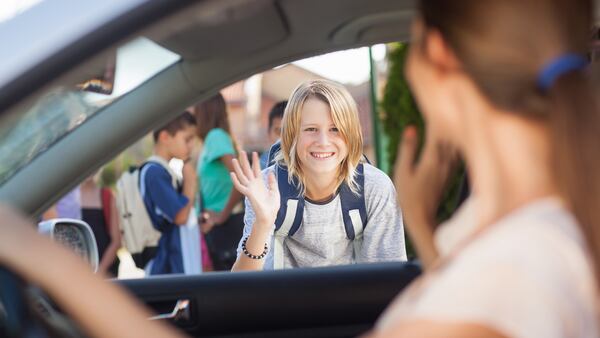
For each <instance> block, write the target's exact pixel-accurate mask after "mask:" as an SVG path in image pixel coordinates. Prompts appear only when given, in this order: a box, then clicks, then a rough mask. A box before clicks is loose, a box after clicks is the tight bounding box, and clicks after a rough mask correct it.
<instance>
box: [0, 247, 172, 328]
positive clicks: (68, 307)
mask: <svg viewBox="0 0 600 338" xmlns="http://www.w3.org/2000/svg"><path fill="white" fill-rule="evenodd" d="M28 240H29V244H30V245H31V246H29V248H31V249H28V250H23V251H24V252H22V253H21V254H19V255H14V257H13V259H12V260H11V261H10V262H9V264H8V265H9V266H10V267H11V268H12V269H13V270H14V271H16V272H17V273H19V274H20V275H22V276H23V277H24V278H25V279H26V280H28V281H30V282H32V283H34V284H36V285H38V286H40V287H41V288H42V289H43V290H44V291H45V292H46V293H47V294H48V295H49V296H50V297H51V298H52V299H53V300H54V301H55V302H56V303H57V304H58V305H60V307H61V308H62V309H64V310H65V312H67V313H68V314H69V315H70V316H71V317H72V318H73V319H74V320H75V321H77V322H78V323H79V324H80V326H81V327H82V328H83V329H84V330H85V332H86V333H88V334H89V335H90V336H93V337H133V336H139V337H162V338H165V337H181V335H180V334H179V333H178V332H177V331H175V330H173V329H172V328H170V327H168V326H166V325H164V324H162V323H158V322H152V321H149V320H148V317H149V316H150V315H151V313H150V312H149V311H148V310H147V309H146V308H144V307H143V306H142V305H141V304H139V303H137V302H136V301H135V300H134V299H133V298H132V297H131V296H130V295H129V294H127V293H126V292H125V291H124V290H122V289H120V288H119V287H117V286H115V285H114V284H111V283H110V282H108V281H106V280H103V279H101V278H100V277H99V276H97V275H94V274H93V273H92V272H91V269H90V267H89V266H88V265H87V264H86V263H85V262H84V261H83V260H82V259H81V258H79V257H77V256H75V255H74V254H73V253H71V252H69V251H68V250H67V249H66V248H63V247H61V246H59V245H57V244H56V243H52V242H51V241H50V240H49V239H47V238H42V237H39V236H32V238H30V239H28ZM40 261H44V262H45V263H44V264H38V263H39V262H40ZM90 291H91V292H90ZM82 300H85V301H82Z"/></svg>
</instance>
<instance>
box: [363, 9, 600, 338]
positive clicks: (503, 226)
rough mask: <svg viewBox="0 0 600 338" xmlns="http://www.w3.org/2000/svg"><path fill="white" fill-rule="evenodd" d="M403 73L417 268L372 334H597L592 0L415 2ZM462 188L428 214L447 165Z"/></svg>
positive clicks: (401, 171)
mask: <svg viewBox="0 0 600 338" xmlns="http://www.w3.org/2000/svg"><path fill="white" fill-rule="evenodd" d="M419 9H420V13H419V15H418V17H417V18H416V20H415V22H414V25H413V33H412V43H411V46H410V51H409V55H408V58H407V65H406V69H407V71H406V75H407V78H408V81H409V83H410V85H411V88H412V90H413V92H414V94H415V98H416V101H417V103H418V105H419V107H420V108H421V110H422V113H423V116H424V119H425V123H426V128H427V133H426V134H427V135H426V141H425V145H424V148H423V153H422V155H421V157H420V160H419V161H418V162H417V163H415V161H414V159H415V153H416V151H415V148H416V143H417V142H416V140H417V138H416V136H417V135H416V132H415V129H413V128H409V129H408V130H406V131H405V133H404V137H403V143H402V145H401V147H400V152H399V163H398V164H397V166H396V175H395V176H396V180H397V181H396V184H397V187H398V197H399V201H400V203H401V204H402V206H403V209H404V211H405V214H404V216H405V221H406V223H407V227H408V230H409V233H410V234H411V236H412V237H413V239H414V240H415V244H416V245H417V249H418V252H419V253H420V254H421V257H422V259H423V262H424V263H425V267H426V271H425V274H424V276H422V277H421V278H420V279H419V280H417V281H416V282H415V283H413V284H412V285H411V286H410V287H409V288H408V290H406V291H404V292H403V293H402V294H401V295H400V296H399V298H398V299H397V300H396V301H395V302H394V303H393V304H392V305H391V306H390V308H389V309H388V310H387V312H386V313H385V314H384V316H383V317H382V318H381V319H380V321H379V323H378V324H377V325H376V330H375V334H374V335H375V336H378V337H390V336H394V337H513V338H525V337H598V336H599V331H598V306H597V300H598V276H599V273H600V231H599V230H598V229H600V209H599V208H598V207H599V206H600V158H599V157H598V149H599V146H600V112H599V110H598V99H597V97H598V94H597V92H594V89H593V88H592V85H591V81H590V78H589V77H590V76H589V75H590V72H589V70H588V69H587V68H589V67H588V65H587V64H588V61H587V52H588V51H589V48H590V40H589V38H590V32H591V28H592V13H593V10H592V3H591V1H572V0H544V1H538V0H513V1H508V0H490V1H479V0H462V1H452V0H422V1H420V6H419ZM453 149H454V150H456V151H458V153H459V155H460V156H461V157H462V158H463V159H464V161H465V163H466V167H467V170H468V172H469V176H470V182H471V184H472V196H471V197H470V198H469V200H468V201H467V202H466V203H465V204H464V205H463V206H462V207H461V208H460V210H459V211H458V212H457V213H456V215H455V216H454V217H453V218H452V219H451V220H450V221H449V222H448V223H446V224H443V225H441V226H440V228H439V229H437V231H436V232H435V233H434V232H433V230H434V229H435V228H436V224H434V221H433V220H434V219H435V218H434V216H435V211H436V208H437V206H438V202H439V200H440V196H441V192H442V191H443V186H444V181H445V179H446V177H447V173H448V172H449V168H450V167H451V162H452V161H453V155H452V154H453Z"/></svg>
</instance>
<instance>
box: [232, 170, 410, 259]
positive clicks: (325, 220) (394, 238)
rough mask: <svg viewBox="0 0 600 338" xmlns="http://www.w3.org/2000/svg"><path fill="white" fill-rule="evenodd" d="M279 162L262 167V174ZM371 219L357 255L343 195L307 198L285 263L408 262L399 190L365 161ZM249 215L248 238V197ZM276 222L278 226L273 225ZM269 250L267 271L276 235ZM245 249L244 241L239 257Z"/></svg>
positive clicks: (287, 247)
mask: <svg viewBox="0 0 600 338" xmlns="http://www.w3.org/2000/svg"><path fill="white" fill-rule="evenodd" d="M273 171H274V167H269V168H267V169H265V170H263V176H264V177H265V178H266V175H267V174H268V173H269V172H273ZM364 174H365V201H366V204H367V224H366V226H365V227H364V231H363V236H362V239H361V240H360V242H359V245H358V247H359V248H358V250H357V255H356V256H357V257H356V258H355V257H354V243H353V241H351V240H349V239H348V238H347V237H346V231H345V229H344V221H343V219H342V206H341V203H340V197H339V194H338V195H337V196H335V198H333V199H332V200H331V201H328V202H326V203H324V204H317V203H311V202H309V201H308V200H306V201H305V203H304V214H303V220H302V224H301V226H300V229H298V231H297V232H296V233H295V234H294V235H293V236H288V237H287V238H286V239H285V241H284V243H283V254H284V259H283V267H284V268H294V267H317V266H329V265H344V264H352V263H366V262H385V261H405V260H406V248H405V245H404V229H403V224H402V215H401V213H400V209H399V207H398V205H397V202H396V190H395V188H394V185H393V183H392V181H391V180H390V178H389V177H388V176H387V175H386V174H385V173H383V172H382V171H381V170H379V169H377V168H375V167H373V166H371V165H369V164H364ZM245 203H246V214H245V216H244V234H243V237H242V239H243V238H245V237H247V236H249V235H250V232H251V230H252V225H253V224H254V221H255V214H254V210H253V209H252V206H251V205H250V202H249V201H248V199H246V201H245ZM274 228H275V226H274V225H273V229H274ZM268 242H269V244H270V245H269V248H270V250H269V253H268V254H267V257H266V258H265V265H264V269H265V270H270V269H273V245H274V236H273V235H272V234H271V236H270V237H269V239H268ZM240 254H241V241H240V244H239V245H238V256H239V255H240Z"/></svg>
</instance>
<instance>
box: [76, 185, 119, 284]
mask: <svg viewBox="0 0 600 338" xmlns="http://www.w3.org/2000/svg"><path fill="white" fill-rule="evenodd" d="M97 179H98V175H97V174H95V175H91V176H89V177H88V178H87V179H86V180H85V181H83V183H82V184H81V185H80V189H81V216H82V220H83V221H85V222H86V223H87V224H88V225H89V226H90V227H91V228H92V231H93V232H94V237H95V238H96V245H97V247H98V257H100V262H99V264H98V272H100V273H104V274H107V275H109V276H110V277H117V276H118V273H119V259H118V258H117V250H119V248H120V247H121V230H120V229H119V224H118V217H119V216H118V214H117V207H116V204H115V198H114V195H113V192H112V191H111V190H110V189H109V188H101V187H99V186H98V184H97Z"/></svg>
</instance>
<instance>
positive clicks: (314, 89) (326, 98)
mask: <svg viewBox="0 0 600 338" xmlns="http://www.w3.org/2000/svg"><path fill="white" fill-rule="evenodd" d="M308 99H317V100H321V101H323V102H324V103H326V104H327V105H328V106H329V109H330V111H331V119H332V120H333V123H334V124H335V126H336V128H338V130H339V132H340V134H341V135H342V138H343V140H344V142H345V143H346V145H347V147H348V156H347V157H346V158H345V159H344V160H343V161H342V163H341V166H340V169H339V173H338V177H337V178H338V181H337V182H336V188H337V187H339V186H340V185H341V184H342V182H344V181H345V182H346V183H347V184H348V186H349V187H350V189H351V190H352V191H353V192H354V193H358V190H359V189H358V185H357V184H356V177H355V176H356V173H355V169H356V166H357V165H358V163H359V162H360V160H361V158H362V152H363V136H362V132H361V129H360V122H359V119H358V109H357V107H356V102H355V101H354V99H353V98H352V96H351V95H350V93H349V92H348V90H346V88H344V87H343V86H342V85H340V84H337V83H335V82H333V81H328V80H312V81H307V82H304V83H302V84H300V85H299V86H298V87H296V89H294V91H293V92H292V94H291V96H290V98H289V100H288V104H287V106H286V108H285V112H284V114H283V119H282V121H281V122H282V128H281V150H280V151H279V153H278V154H277V155H276V157H275V159H276V161H277V162H278V163H282V164H284V165H285V166H287V169H288V175H289V176H288V179H289V181H290V182H292V179H293V177H294V176H296V177H297V178H298V181H299V183H300V191H301V192H302V194H304V192H305V191H304V189H305V187H306V177H305V176H304V173H303V171H302V167H301V165H300V161H299V158H298V154H297V151H296V146H297V144H298V135H299V134H300V118H301V114H302V107H303V106H304V103H305V102H306V101H307V100H308Z"/></svg>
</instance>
